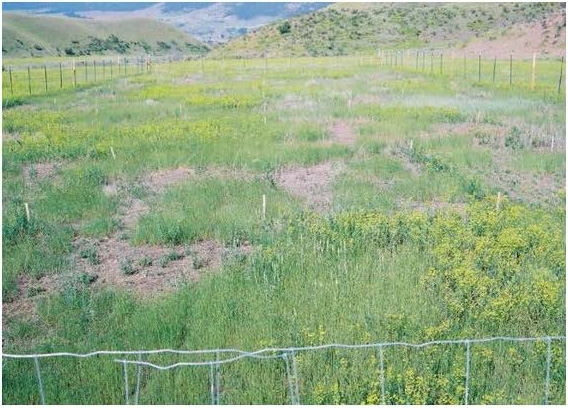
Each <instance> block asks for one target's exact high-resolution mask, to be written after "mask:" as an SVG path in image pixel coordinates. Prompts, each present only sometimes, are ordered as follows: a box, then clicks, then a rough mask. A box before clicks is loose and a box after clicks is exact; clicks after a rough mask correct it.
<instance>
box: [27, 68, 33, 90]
mask: <svg viewBox="0 0 568 408" xmlns="http://www.w3.org/2000/svg"><path fill="white" fill-rule="evenodd" d="M28 91H29V93H30V95H31V94H32V78H31V73H30V66H29V65H28Z"/></svg>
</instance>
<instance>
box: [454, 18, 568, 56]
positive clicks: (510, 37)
mask: <svg viewBox="0 0 568 408" xmlns="http://www.w3.org/2000/svg"><path fill="white" fill-rule="evenodd" d="M557 27H561V28H560V30H557ZM565 48H566V25H565V16H564V15H562V14H557V15H555V16H553V17H551V18H548V19H546V20H544V21H539V22H534V23H530V24H516V25H514V26H513V27H512V28H510V29H509V30H507V33H505V35H504V36H502V37H500V38H496V39H494V40H489V39H486V40H479V41H475V42H473V43H471V44H468V45H467V46H466V47H465V48H464V49H463V50H460V52H466V53H467V54H474V55H477V54H479V53H481V54H482V55H483V56H485V57H493V56H497V58H503V56H504V55H509V53H511V52H513V53H514V58H530V57H532V54H533V52H536V53H537V55H539V54H545V55H555V56H561V55H563V54H564V50H565Z"/></svg>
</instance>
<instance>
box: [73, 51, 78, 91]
mask: <svg viewBox="0 0 568 408" xmlns="http://www.w3.org/2000/svg"><path fill="white" fill-rule="evenodd" d="M73 85H74V86H75V88H77V67H76V66H75V58H73Z"/></svg>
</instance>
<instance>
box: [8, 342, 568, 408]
mask: <svg viewBox="0 0 568 408" xmlns="http://www.w3.org/2000/svg"><path fill="white" fill-rule="evenodd" d="M565 341H566V337H565V336H543V337H490V338H481V339H460V340H435V341H428V342H425V343H407V342H384V343H373V344H324V345H317V346H304V347H283V348H277V347H270V348H264V349H260V350H256V351H243V350H239V349H212V350H172V349H161V350H137V351H108V350H102V351H94V352H90V353H84V354H82V353H70V352H57V353H46V354H8V353H6V354H3V355H2V357H3V362H5V361H6V360H9V359H12V360H14V359H19V360H21V359H26V360H32V361H33V363H34V366H33V367H34V370H33V372H30V373H29V376H30V377H35V381H36V383H37V384H36V385H37V389H36V393H37V395H39V403H41V404H49V403H50V401H49V400H48V399H47V398H46V391H47V389H46V386H45V380H44V379H43V377H42V373H43V370H42V364H41V360H43V359H52V358H57V359H63V358H76V359H89V358H97V357H101V356H110V357H111V358H112V361H113V362H114V364H117V365H120V366H121V371H122V383H123V385H122V387H123V395H124V399H123V402H124V403H125V404H127V405H128V404H132V403H134V404H138V403H139V401H140V396H141V394H142V392H143V386H142V370H143V369H147V370H153V371H155V372H165V371H175V370H178V369H181V368H183V367H191V368H193V369H198V368H206V369H207V380H206V382H202V384H207V385H206V388H207V389H206V390H201V391H202V392H201V395H202V398H207V400H204V401H202V402H201V403H205V404H207V403H208V404H211V405H219V404H222V403H223V398H222V391H221V390H222V388H223V387H222V376H221V367H222V366H225V365H229V364H232V363H236V362H241V363H242V362H243V361H246V360H254V361H257V362H260V363H262V362H265V363H262V364H266V362H267V361H272V362H280V364H281V365H282V367H283V370H282V372H283V374H284V375H283V377H284V378H282V381H283V384H285V387H284V388H285V390H286V391H285V392H286V394H287V402H288V403H289V404H291V405H299V404H301V403H303V402H304V401H303V400H302V395H303V394H306V393H307V391H306V390H303V391H304V393H302V390H301V384H302V381H301V377H302V373H301V372H300V371H299V369H298V360H299V358H303V357H300V356H305V355H307V354H311V353H318V352H325V351H328V352H329V351H332V350H335V351H343V352H356V351H362V350H366V351H372V352H374V353H376V359H375V360H374V361H376V365H377V372H376V374H377V378H378V383H379V387H377V388H378V389H379V390H380V391H379V393H380V395H379V397H378V400H377V403H380V404H385V405H386V404H389V403H391V400H389V399H388V398H387V396H388V391H386V389H387V385H388V384H387V382H388V380H387V378H386V377H387V376H386V375H385V373H387V372H388V369H389V367H388V365H387V363H386V361H385V354H386V353H393V351H394V350H396V349H400V348H407V349H415V350H420V349H426V348H431V347H433V346H443V345H448V346H457V347H462V348H463V349H462V352H463V355H464V356H465V359H464V360H463V362H464V367H463V372H464V376H463V392H462V394H461V396H460V403H462V404H465V405H468V404H470V403H472V401H471V387H472V385H471V384H472V379H474V378H475V377H476V373H475V371H474V370H473V369H472V364H471V361H472V357H473V350H472V346H474V345H483V344H489V343H535V342H543V343H544V344H545V345H546V348H545V352H544V354H545V355H544V356H543V357H544V361H545V366H544V370H543V372H542V373H533V374H534V375H535V376H537V377H538V376H539V377H540V378H541V384H542V386H541V390H540V394H541V395H540V396H535V398H540V403H542V404H548V403H549V402H550V394H551V392H550V389H551V366H552V351H551V350H552V344H553V342H562V343H565ZM159 355H168V356H169V357H170V358H173V359H174V360H176V359H177V360H183V359H184V358H186V357H188V356H192V358H193V359H194V360H193V361H175V362H172V363H170V364H164V363H162V364H159V363H155V362H150V361H149V360H150V359H151V357H152V356H159ZM460 362H461V360H460ZM564 364H565V362H564ZM132 366H133V367H134V368H135V375H134V378H132V377H129V367H132ZM67 375H74V372H73V371H72V370H70V371H69V372H67ZM9 376H10V371H9V370H6V367H4V378H6V377H9ZM205 391H206V393H205ZM6 392H8V393H9V392H10V390H9V389H4V393H6ZM56 392H57V390H51V391H50V394H51V395H53V394H54V393H56ZM205 395H207V396H208V397H205ZM252 402H253V403H255V402H256V403H259V402H260V401H252ZM310 402H312V401H310ZM474 402H477V403H478V401H474ZM107 403H109V402H108V401H107ZM304 403H305V402H304Z"/></svg>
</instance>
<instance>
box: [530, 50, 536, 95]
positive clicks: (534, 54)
mask: <svg viewBox="0 0 568 408" xmlns="http://www.w3.org/2000/svg"><path fill="white" fill-rule="evenodd" d="M535 71H536V52H533V63H532V74H531V91H533V90H534V75H535Z"/></svg>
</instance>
